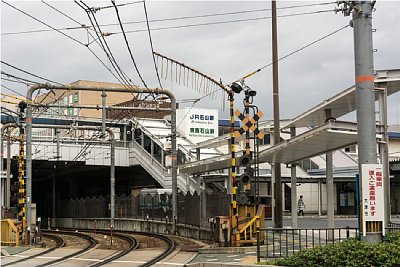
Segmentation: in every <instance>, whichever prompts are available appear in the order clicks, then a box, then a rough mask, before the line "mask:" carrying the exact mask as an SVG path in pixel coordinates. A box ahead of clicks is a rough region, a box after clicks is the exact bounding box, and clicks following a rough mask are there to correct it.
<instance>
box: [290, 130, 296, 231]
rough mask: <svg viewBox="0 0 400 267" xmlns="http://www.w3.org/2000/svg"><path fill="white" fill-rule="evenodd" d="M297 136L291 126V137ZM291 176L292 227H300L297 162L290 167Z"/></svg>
mask: <svg viewBox="0 0 400 267" xmlns="http://www.w3.org/2000/svg"><path fill="white" fill-rule="evenodd" d="M295 136H296V128H294V127H291V128H290V137H291V138H293V137H295ZM290 176H291V195H290V197H291V206H292V228H298V225H297V176H296V164H295V163H292V165H291V167H290Z"/></svg>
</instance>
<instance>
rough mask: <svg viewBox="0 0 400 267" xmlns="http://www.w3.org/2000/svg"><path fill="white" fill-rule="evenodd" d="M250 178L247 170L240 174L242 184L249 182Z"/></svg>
mask: <svg viewBox="0 0 400 267" xmlns="http://www.w3.org/2000/svg"><path fill="white" fill-rule="evenodd" d="M250 180H251V175H250V174H249V173H248V172H245V173H243V174H242V175H240V181H241V182H242V184H248V183H250Z"/></svg>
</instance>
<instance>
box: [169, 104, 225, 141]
mask: <svg viewBox="0 0 400 267" xmlns="http://www.w3.org/2000/svg"><path fill="white" fill-rule="evenodd" d="M177 125H178V130H179V131H180V132H181V133H182V134H184V136H185V137H186V138H188V139H189V140H190V141H192V142H194V143H199V142H202V141H205V140H208V139H210V138H214V137H218V110H216V109H203V108H201V109H200V108H184V109H179V110H177Z"/></svg>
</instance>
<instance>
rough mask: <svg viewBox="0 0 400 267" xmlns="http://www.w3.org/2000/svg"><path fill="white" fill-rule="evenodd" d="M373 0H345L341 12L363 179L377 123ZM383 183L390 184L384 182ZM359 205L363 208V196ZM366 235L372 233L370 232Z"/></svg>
mask: <svg viewBox="0 0 400 267" xmlns="http://www.w3.org/2000/svg"><path fill="white" fill-rule="evenodd" d="M374 4H375V1H373V2H371V1H369V0H368V1H345V2H343V5H344V7H343V9H342V11H343V13H344V15H345V16H349V15H350V13H351V12H352V14H353V19H352V21H351V25H352V26H353V35H354V64H355V83H356V108H357V133H358V162H359V173H360V179H361V180H362V179H363V173H362V166H363V165H364V164H376V163H377V158H376V156H377V153H376V127H375V125H376V124H375V92H374V59H373V46H372V9H373V5H374ZM362 184H363V183H362V181H360V183H359V194H360V196H362V195H363V193H362V192H363V188H362ZM385 186H389V185H388V184H386V185H385ZM359 201H360V202H359V206H360V207H361V211H360V212H363V205H362V204H363V202H362V201H363V200H362V197H360V200H359ZM367 235H371V234H370V233H369V234H367Z"/></svg>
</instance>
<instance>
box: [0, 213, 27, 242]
mask: <svg viewBox="0 0 400 267" xmlns="http://www.w3.org/2000/svg"><path fill="white" fill-rule="evenodd" d="M21 233H22V222H16V223H14V222H13V221H12V220H10V219H6V220H1V244H2V245H7V246H9V245H15V246H19V245H20V242H21V238H22V235H21Z"/></svg>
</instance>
